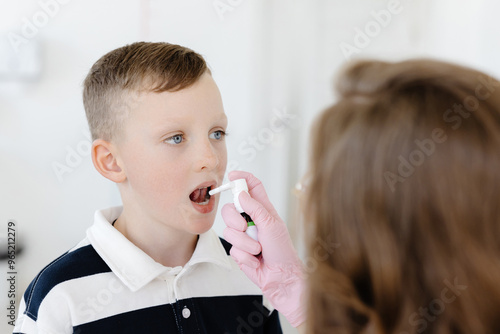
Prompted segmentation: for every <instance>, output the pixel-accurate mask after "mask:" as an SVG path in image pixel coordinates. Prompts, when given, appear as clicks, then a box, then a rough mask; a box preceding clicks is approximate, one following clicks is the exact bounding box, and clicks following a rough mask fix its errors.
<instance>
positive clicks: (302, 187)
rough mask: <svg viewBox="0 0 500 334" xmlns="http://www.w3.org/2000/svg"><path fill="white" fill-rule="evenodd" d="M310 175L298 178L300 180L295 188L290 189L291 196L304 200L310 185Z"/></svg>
mask: <svg viewBox="0 0 500 334" xmlns="http://www.w3.org/2000/svg"><path fill="white" fill-rule="evenodd" d="M311 178H312V177H311V174H310V173H306V174H304V176H302V177H301V178H300V180H299V181H298V182H297V183H296V184H295V187H293V189H292V194H293V195H294V196H296V197H297V198H298V199H302V198H304V195H305V193H306V190H307V188H308V187H309V185H310V183H311Z"/></svg>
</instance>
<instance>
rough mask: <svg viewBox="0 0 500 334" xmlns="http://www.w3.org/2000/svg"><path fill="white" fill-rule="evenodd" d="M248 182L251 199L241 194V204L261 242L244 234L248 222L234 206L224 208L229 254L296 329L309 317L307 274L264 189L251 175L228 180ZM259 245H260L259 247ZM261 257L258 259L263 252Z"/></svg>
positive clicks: (232, 175) (233, 174) (234, 174)
mask: <svg viewBox="0 0 500 334" xmlns="http://www.w3.org/2000/svg"><path fill="white" fill-rule="evenodd" d="M242 178H244V179H246V181H247V185H248V191H249V193H250V196H248V194H246V193H241V194H240V196H239V201H240V204H241V207H242V208H243V210H245V212H246V213H247V214H248V215H250V217H252V218H253V221H254V223H255V226H257V230H258V237H259V242H257V241H255V240H253V239H252V238H250V237H249V236H248V235H247V234H246V233H245V232H244V231H245V230H246V227H247V223H246V222H245V219H243V217H241V215H240V214H239V213H238V211H237V210H236V208H235V207H234V204H232V203H229V204H226V205H224V207H223V208H222V218H223V219H224V222H225V223H226V225H227V227H226V229H225V230H224V238H225V239H226V240H227V241H228V242H229V243H231V244H232V245H233V247H232V248H231V251H230V254H231V256H232V258H233V259H234V260H235V261H236V262H237V263H238V265H239V267H240V268H241V270H243V272H244V273H245V274H246V275H247V276H248V277H249V278H250V280H252V281H253V282H254V283H255V284H256V285H257V286H258V287H260V289H261V290H262V293H263V294H264V296H265V297H266V298H267V299H268V300H269V301H270V302H271V304H272V305H273V306H274V308H276V309H277V310H278V311H279V312H280V313H281V314H283V315H284V316H285V317H286V318H287V320H288V321H289V322H290V324H292V326H294V327H298V326H299V325H300V324H302V323H303V322H304V321H305V318H306V303H305V300H304V292H305V275H304V271H303V266H302V262H301V261H300V259H299V257H298V255H297V252H296V251H295V248H294V247H293V244H292V241H291V239H290V235H289V234H288V230H287V228H286V225H285V223H284V222H283V221H282V220H281V218H280V217H279V216H278V213H277V212H276V210H275V209H274V207H273V205H272V204H271V203H270V202H269V199H268V198H267V194H266V191H265V190H264V186H263V185H262V183H261V182H260V180H259V179H257V178H256V177H255V176H253V175H252V174H250V173H247V172H241V171H234V172H231V173H229V180H231V181H232V180H235V179H242ZM259 243H260V244H259ZM261 252H262V254H261V255H259V256H256V255H257V254H259V253H261Z"/></svg>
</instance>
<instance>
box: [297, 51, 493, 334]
mask: <svg viewBox="0 0 500 334" xmlns="http://www.w3.org/2000/svg"><path fill="white" fill-rule="evenodd" d="M337 91H338V93H339V95H340V96H339V101H338V103H336V104H335V105H334V106H332V107H330V108H329V109H327V110H326V111H325V112H324V113H323V114H322V115H321V116H320V117H319V119H318V120H317V122H316V125H315V128H314V130H313V132H312V133H313V140H312V141H313V143H312V144H313V145H312V153H311V180H310V184H309V187H308V188H307V189H308V190H307V194H306V210H307V215H306V217H307V219H308V221H310V222H311V225H312V226H311V229H312V237H309V238H308V240H309V241H308V249H309V252H310V254H311V256H314V254H313V252H312V250H314V249H317V248H318V247H321V242H322V239H323V238H326V237H332V238H334V240H335V241H336V242H338V243H340V247H338V248H337V249H335V251H334V252H333V253H332V254H331V255H330V256H329V257H328V258H326V259H320V261H318V266H317V270H316V271H315V272H314V273H312V274H311V275H310V282H309V290H310V303H309V318H308V326H309V332H310V333H315V334H318V333H325V334H326V333H340V334H344V333H373V334H380V333H411V334H415V333H433V334H434V333H440V334H452V333H453V334H466V333H467V334H469V333H491V334H493V333H500V321H499V320H498V310H499V309H500V287H499V285H498V284H499V283H498V282H499V281H500V83H499V82H498V81H496V80H494V79H492V78H490V77H489V76H487V75H485V74H483V73H480V72H478V71H475V70H472V69H469V68H465V67H461V66H457V65H452V64H448V63H445V62H439V61H433V60H411V61H404V62H399V63H386V62H381V61H363V62H359V63H355V64H354V65H351V66H350V67H348V68H347V69H346V70H345V71H344V72H343V74H342V75H341V77H340V78H339V79H338V86H337ZM435 134H438V135H437V136H435ZM418 151H420V153H418ZM401 166H403V167H402V168H401ZM391 173H392V174H391ZM391 186H392V187H391ZM453 287H455V290H456V291H453ZM443 296H446V298H447V299H446V300H445V299H441V298H445V297H443ZM422 310H425V311H422ZM438 311H439V312H438ZM422 312H427V314H425V315H424V314H422ZM433 312H434V313H433Z"/></svg>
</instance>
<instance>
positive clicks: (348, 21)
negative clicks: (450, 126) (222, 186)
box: [0, 0, 500, 332]
mask: <svg viewBox="0 0 500 334" xmlns="http://www.w3.org/2000/svg"><path fill="white" fill-rule="evenodd" d="M47 2H49V0H39V1H38V0H37V1H34V0H24V1H22V2H21V1H10V0H1V1H0V33H1V34H2V42H0V153H1V158H0V222H1V225H0V226H4V225H5V224H6V222H7V220H8V219H15V220H16V221H17V224H18V225H17V226H18V237H19V242H21V243H23V244H24V245H25V252H24V254H22V255H20V256H19V257H18V267H17V269H18V272H19V275H18V292H20V291H24V289H25V288H26V286H27V284H28V283H29V282H30V281H31V279H32V278H33V277H34V275H35V274H36V273H37V272H38V271H39V270H40V269H42V268H43V266H45V265H46V264H47V263H48V262H50V261H51V260H52V259H53V258H55V257H56V256H58V255H60V254H61V253H63V252H64V251H66V250H67V249H69V248H71V247H72V246H73V245H74V244H75V243H77V242H78V241H79V240H80V239H82V238H83V236H84V234H85V230H86V229H87V228H88V227H89V226H90V225H91V224H92V219H93V213H94V211H95V210H96V209H99V208H103V207H107V206H111V205H117V204H119V203H120V199H119V194H118V192H117V190H116V187H115V186H114V185H113V184H111V183H110V182H109V181H107V180H105V179H103V178H102V177H101V176H100V175H99V174H98V173H97V172H95V170H94V169H93V166H92V164H91V161H90V158H89V156H88V155H86V154H83V155H82V156H81V158H82V160H81V162H80V161H73V162H74V167H73V168H72V171H71V172H68V173H66V174H64V175H62V180H59V179H58V177H57V175H56V173H55V172H54V170H53V167H52V165H53V163H54V162H57V163H61V164H66V162H65V159H66V157H67V154H68V150H75V151H78V149H80V150H82V151H84V153H85V150H84V149H85V147H88V144H89V139H88V137H87V134H86V133H87V131H88V130H87V124H86V120H85V116H84V111H83V107H82V103H81V83H82V80H83V78H84V77H85V75H86V73H87V71H88V69H89V68H90V66H91V65H92V64H93V63H94V62H95V61H96V60H97V59H98V58H99V57H100V56H101V55H103V54H104V53H105V52H108V51H109V50H111V49H113V48H116V47H119V46H122V45H124V44H127V43H131V42H134V41H138V40H152V41H168V42H172V43H179V44H182V45H185V46H188V47H190V48H192V49H194V50H196V51H198V52H200V53H201V54H203V55H204V56H205V57H206V59H207V61H208V63H209V65H210V67H211V68H212V70H213V75H214V77H215V79H216V81H217V83H218V84H219V87H220V89H221V92H222V95H223V99H224V105H225V109H226V113H227V114H228V117H229V121H230V127H229V132H230V134H231V135H230V137H228V152H229V160H230V161H232V165H237V166H239V168H241V169H245V170H249V171H251V172H253V173H254V174H256V175H257V176H258V177H260V178H261V179H262V181H263V182H264V184H265V185H266V187H267V189H268V192H269V195H270V198H271V199H272V201H273V202H274V203H275V206H276V207H277V209H278V211H279V212H280V213H281V214H282V215H283V217H285V219H286V220H287V221H292V220H294V219H295V218H296V217H295V214H294V212H295V208H294V205H295V202H293V201H292V198H291V195H290V189H291V187H292V186H293V185H294V183H295V182H296V180H298V179H299V177H300V175H301V174H302V173H304V171H305V169H306V162H307V150H308V138H309V126H310V124H311V122H312V120H313V119H314V117H315V116H316V115H317V114H318V112H319V111H320V110H321V109H323V108H324V107H325V106H327V105H328V104H330V103H332V102H333V101H334V96H333V94H332V78H333V75H334V74H335V72H336V71H337V70H338V69H339V67H340V66H341V65H342V64H344V63H345V61H346V57H345V56H344V54H343V52H342V51H341V46H342V45H344V46H345V45H346V43H347V44H350V45H352V46H355V47H357V46H356V42H360V40H359V38H360V37H359V36H358V37H356V36H357V34H358V32H357V31H358V30H356V29H357V28H359V29H361V30H364V29H365V28H367V27H368V28H369V27H372V28H373V27H375V26H374V23H373V22H375V19H374V16H373V14H372V11H375V12H376V13H380V11H381V10H388V9H389V8H392V7H391V5H390V3H391V2H390V1H380V0H376V1H374V0H352V1H340V0H317V1H310V0H309V1H307V0H295V1H290V0H267V1H264V0H252V1H247V0H232V1H229V0H222V1H221V2H222V3H226V4H228V3H230V4H232V5H229V6H231V8H232V10H231V11H227V12H225V13H223V14H222V18H221V16H220V15H219V14H218V12H217V11H216V10H215V8H214V1H212V0H183V1H174V0H168V1H167V0H143V1H141V0H126V1H124V0H121V1H118V0H108V1H97V0H87V1H82V0H71V1H68V3H67V4H64V5H60V8H59V9H58V11H57V13H55V14H54V16H53V17H50V18H49V19H48V22H47V24H46V25H44V26H43V27H41V28H39V31H38V32H37V33H35V34H34V37H32V38H29V42H28V43H27V44H22V45H20V50H21V54H15V55H14V56H9V54H11V53H12V47H11V45H10V44H9V43H8V42H6V41H7V36H8V34H9V33H12V32H14V33H17V34H21V27H22V26H23V24H24V22H25V21H23V20H24V19H28V20H30V21H32V20H33V15H35V16H36V15H39V14H37V13H39V12H40V11H41V10H42V8H41V5H40V3H47ZM61 2H62V0H61ZM499 7H500V4H498V3H497V2H494V1H493V0H483V1H474V2H473V1H466V0H459V1H453V0H443V1H439V2H437V1H430V0H421V1H410V0H406V1H404V0H401V2H400V4H399V6H396V7H394V8H397V10H396V11H397V13H396V14H392V15H391V17H390V18H386V19H387V20H386V21H385V22H384V24H383V25H384V26H382V25H379V28H380V29H379V31H377V30H372V31H371V34H372V36H371V37H370V36H369V41H368V42H367V43H366V44H367V45H366V46H365V45H360V44H359V43H358V46H359V47H357V49H358V51H357V54H356V55H355V56H354V57H355V58H359V57H376V58H381V59H388V60H397V59H403V58H408V57H419V56H426V57H439V58H442V59H449V60H453V61H457V62H461V63H465V64H470V65H473V66H475V67H477V68H479V69H482V70H486V71H489V72H491V73H493V74H495V75H497V76H500V65H498V64H497V62H496V61H495V60H496V59H498V57H499V53H500V49H499V48H500V46H498V43H496V38H497V36H498V33H499V32H500V31H499V30H500V27H499V25H498V24H497V18H496V17H495V15H496V13H498V12H499V9H500V8H499ZM375 28H376V27H375ZM356 38H358V39H356ZM365 42H366V40H365ZM30 50H33V52H34V54H35V55H37V53H36V52H37V50H38V56H39V57H34V58H30V55H29V51H30ZM22 54H27V56H26V57H27V59H28V60H29V59H34V60H37V59H38V60H40V61H41V64H40V66H39V70H40V72H39V74H37V71H36V69H37V66H36V63H35V64H32V65H33V66H34V69H35V71H31V72H29V71H28V74H29V73H31V74H29V75H28V77H30V76H31V78H28V79H17V80H13V79H12V76H13V75H14V76H15V75H16V73H17V72H16V71H14V70H13V69H14V67H15V66H17V65H16V62H17V61H19V60H20V59H21V55H22ZM23 66H24V65H23ZM26 66H27V67H26V68H27V69H28V70H29V64H28V65H26ZM23 68H24V67H23ZM284 110H286V112H287V113H288V114H291V115H293V117H294V120H293V122H291V123H290V124H288V125H287V127H286V129H285V130H284V131H281V132H279V133H273V141H272V142H270V143H267V142H266V139H267V138H268V137H266V135H269V133H270V132H269V131H270V130H269V129H270V121H271V120H272V119H273V117H275V115H276V112H278V113H280V112H281V113H282V112H283V111H284ZM259 136H260V137H259ZM249 137H256V138H260V140H261V142H260V145H259V149H255V148H254V149H253V152H254V153H255V156H253V154H252V153H250V152H251V151H252V148H251V144H250V142H249ZM262 141H263V142H262ZM229 200H230V198H229V196H228V195H223V197H222V201H223V202H226V201H229ZM223 227H224V226H223V222H222V220H221V219H220V217H218V218H217V220H216V224H215V228H216V230H217V231H218V232H219V233H221V231H222V229H223ZM4 230H5V231H6V228H4ZM4 230H0V234H1V233H4ZM0 281H1V282H2V283H0V301H2V300H3V299H1V298H6V296H5V293H4V292H3V291H6V287H5V282H4V281H3V280H0ZM3 304H4V303H2V305H3ZM3 325H4V321H3V320H2V322H1V324H0V326H3ZM0 328H2V327H0ZM2 332H3V331H2Z"/></svg>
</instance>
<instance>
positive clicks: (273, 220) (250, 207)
mask: <svg viewBox="0 0 500 334" xmlns="http://www.w3.org/2000/svg"><path fill="white" fill-rule="evenodd" d="M238 199H239V201H240V204H241V207H242V208H243V210H245V212H246V213H247V214H248V215H249V216H250V217H252V219H253V221H254V223H255V225H256V226H257V230H258V231H259V234H260V233H262V232H263V231H264V230H267V232H265V233H270V232H271V230H276V228H277V227H280V226H279V224H280V223H281V222H280V220H278V219H280V218H279V216H277V215H276V216H273V215H271V214H270V213H269V211H267V210H266V208H265V207H264V206H263V205H262V204H261V203H259V202H258V201H256V200H255V199H253V198H252V197H250V196H249V195H248V194H246V193H245V192H242V193H240V195H239V197H238ZM280 228H281V227H280Z"/></svg>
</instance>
